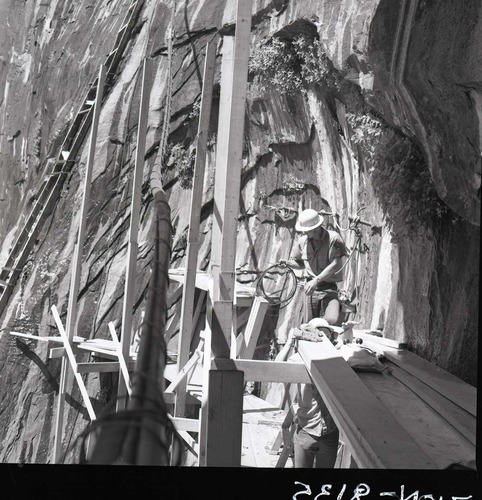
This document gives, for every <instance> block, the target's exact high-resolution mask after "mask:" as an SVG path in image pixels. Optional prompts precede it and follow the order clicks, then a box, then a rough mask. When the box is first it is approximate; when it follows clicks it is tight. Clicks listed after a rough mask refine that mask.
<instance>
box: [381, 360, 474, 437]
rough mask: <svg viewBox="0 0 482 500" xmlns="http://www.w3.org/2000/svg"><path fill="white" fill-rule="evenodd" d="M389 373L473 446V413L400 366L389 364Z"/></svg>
mask: <svg viewBox="0 0 482 500" xmlns="http://www.w3.org/2000/svg"><path fill="white" fill-rule="evenodd" d="M390 373H391V375H392V376H393V377H395V378H396V379H397V380H399V381H400V382H402V383H403V384H404V385H405V386H407V387H408V388H409V389H410V390H411V391H413V392H414V393H415V394H416V395H417V396H418V397H420V398H421V399H423V400H424V401H425V403H427V404H428V405H429V406H431V407H432V408H433V409H434V410H435V411H436V412H437V413H438V414H439V415H440V416H441V417H443V418H444V419H445V420H446V421H447V422H448V423H450V424H451V425H452V426H453V427H454V428H455V429H456V430H457V431H458V432H460V433H461V434H462V435H463V436H464V437H465V438H467V439H468V440H469V442H470V443H472V444H473V445H474V446H475V445H476V428H477V419H476V418H475V417H474V416H473V415H471V414H470V413H469V412H467V411H465V410H463V409H462V408H460V407H459V406H458V405H456V404H454V403H452V402H451V401H450V400H448V399H446V398H445V397H444V396H442V395H441V394H440V393H438V392H437V391H434V390H433V389H432V388H430V387H429V386H428V385H426V384H424V383H423V382H421V381H420V380H418V379H417V378H415V377H414V376H412V375H410V374H409V373H407V372H406V371H405V370H403V369H402V368H400V367H398V366H395V365H391V366H390Z"/></svg>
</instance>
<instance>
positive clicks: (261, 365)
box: [213, 358, 311, 384]
mask: <svg viewBox="0 0 482 500" xmlns="http://www.w3.org/2000/svg"><path fill="white" fill-rule="evenodd" d="M213 366H215V367H216V368H217V369H220V370H228V369H232V370H239V371H242V372H244V379H245V380H246V381H250V382H285V383H301V384H309V383H311V379H310V376H309V374H308V371H307V370H306V366H305V365H304V363H285V362H284V361H264V360H252V359H224V358H215V359H214V360H213Z"/></svg>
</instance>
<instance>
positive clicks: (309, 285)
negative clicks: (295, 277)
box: [304, 278, 318, 295]
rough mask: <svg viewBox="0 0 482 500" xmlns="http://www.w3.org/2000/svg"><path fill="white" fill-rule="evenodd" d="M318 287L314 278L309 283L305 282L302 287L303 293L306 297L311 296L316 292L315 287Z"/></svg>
mask: <svg viewBox="0 0 482 500" xmlns="http://www.w3.org/2000/svg"><path fill="white" fill-rule="evenodd" d="M317 286H318V281H317V279H316V278H313V279H312V280H310V281H307V282H306V283H305V286H304V291H305V293H306V295H313V292H314V291H315V290H316V287H317Z"/></svg>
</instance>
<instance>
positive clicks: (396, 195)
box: [347, 113, 449, 238]
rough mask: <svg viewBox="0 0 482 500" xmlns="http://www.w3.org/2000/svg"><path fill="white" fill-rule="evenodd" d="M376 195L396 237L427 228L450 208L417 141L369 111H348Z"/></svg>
mask: <svg viewBox="0 0 482 500" xmlns="http://www.w3.org/2000/svg"><path fill="white" fill-rule="evenodd" d="M347 122H348V124H349V125H350V128H351V129H352V131H353V135H352V136H351V140H352V143H353V144H355V145H358V146H359V147H360V150H361V153H362V155H363V161H364V163H365V164H366V166H367V168H368V171H369V173H370V177H371V180H372V184H373V188H374V190H375V194H376V195H377V198H378V200H379V203H380V206H381V208H382V210H383V212H384V213H385V216H386V221H387V224H388V226H389V227H390V229H391V230H392V232H393V234H394V236H395V238H401V237H408V236H410V235H411V234H414V233H416V232H417V231H418V230H419V229H421V228H424V229H427V228H429V227H432V226H433V223H434V222H436V221H437V220H439V219H441V218H442V217H443V216H444V215H446V214H447V213H448V212H449V210H448V208H447V206H446V205H445V203H443V201H442V200H440V198H439V197H438V195H437V191H436V190H435V187H434V185H433V182H432V179H431V177H430V172H429V170H428V168H427V165H426V163H425V159H424V157H423V154H422V152H421V150H420V148H419V147H418V146H417V144H416V143H415V142H414V141H413V140H412V139H410V138H409V137H407V136H404V135H402V134H401V133H400V132H397V131H395V130H394V129H392V128H390V127H389V126H388V125H386V124H385V123H384V122H383V121H382V120H380V119H378V118H377V117H375V116H374V115H372V114H370V113H366V114H355V113H347Z"/></svg>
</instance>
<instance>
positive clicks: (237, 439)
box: [199, 0, 252, 467]
mask: <svg viewBox="0 0 482 500" xmlns="http://www.w3.org/2000/svg"><path fill="white" fill-rule="evenodd" d="M251 8H252V0H238V2H237V12H236V33H235V37H234V39H233V37H232V36H225V37H224V38H223V59H222V66H221V95H220V109H219V128H218V150H217V156H216V180H215V186H214V209H213V231H212V241H213V244H212V250H211V273H212V277H213V282H212V291H210V298H209V300H208V304H209V307H208V313H207V320H208V324H209V328H210V330H211V349H212V354H213V356H214V357H215V358H216V357H222V358H229V357H230V354H231V352H230V344H231V343H232V342H235V338H236V337H235V336H236V324H235V323H236V314H235V310H234V298H235V284H236V280H235V265H236V236H237V222H238V215H239V196H240V186H241V167H242V152H243V143H244V118H245V104H246V87H247V75H248V58H249V46H250V32H251ZM205 349H206V361H207V362H205V367H204V369H205V379H207V382H208V383H207V386H206V385H205V386H204V391H206V394H203V405H202V406H201V423H200V436H199V440H200V441H199V445H200V449H199V464H200V465H206V466H213V465H223V466H234V467H236V466H238V467H239V466H240V461H241V432H242V407H243V379H244V376H243V373H242V372H239V371H236V370H232V371H229V372H226V371H222V372H216V371H212V370H209V371H208V369H209V364H210V359H211V358H210V356H211V352H210V351H211V349H209V348H208V345H207V344H206V346H205ZM206 420H207V422H206ZM220 437H221V439H220Z"/></svg>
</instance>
